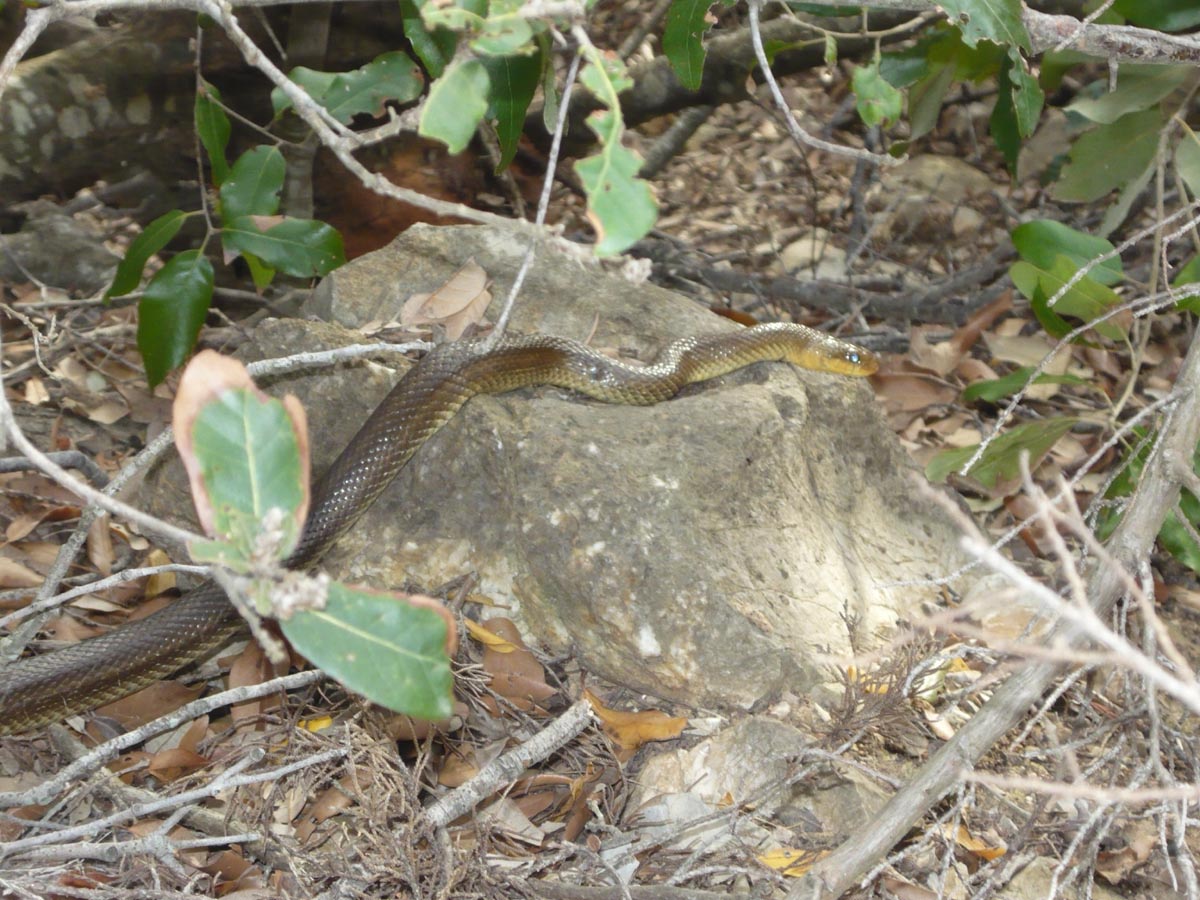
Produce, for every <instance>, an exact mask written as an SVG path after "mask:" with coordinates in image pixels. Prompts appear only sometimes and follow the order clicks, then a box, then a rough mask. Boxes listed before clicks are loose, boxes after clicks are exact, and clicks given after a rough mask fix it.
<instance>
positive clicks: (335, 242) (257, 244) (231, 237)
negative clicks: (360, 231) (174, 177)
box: [221, 216, 346, 278]
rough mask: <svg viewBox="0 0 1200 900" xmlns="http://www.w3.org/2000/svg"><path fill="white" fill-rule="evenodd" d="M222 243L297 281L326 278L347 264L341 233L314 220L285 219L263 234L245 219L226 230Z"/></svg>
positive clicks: (238, 220) (250, 219)
mask: <svg viewBox="0 0 1200 900" xmlns="http://www.w3.org/2000/svg"><path fill="white" fill-rule="evenodd" d="M221 239H222V241H223V242H224V244H225V249H226V251H227V252H230V251H232V252H237V253H252V254H254V255H255V256H257V257H258V258H259V259H260V260H262V261H263V262H265V263H266V264H267V265H269V266H271V267H272V268H275V269H278V270H279V271H281V272H283V273H285V274H287V275H292V276H294V277H296V278H311V277H313V276H317V275H326V274H328V273H329V272H331V271H333V270H334V269H336V268H337V267H338V266H340V265H342V264H343V263H344V262H345V261H346V253H345V251H344V250H343V248H342V236H341V235H340V234H338V231H337V229H336V228H334V227H333V226H331V225H327V224H325V223H324V222H318V221H315V220H313V219H284V220H283V221H282V222H279V224H277V225H273V226H272V227H270V228H268V229H266V230H265V231H263V230H260V229H259V227H258V223H257V222H256V221H255V219H254V217H253V216H243V217H242V218H240V219H237V220H235V221H234V222H232V223H230V224H229V225H226V226H225V228H224V229H222V231H221Z"/></svg>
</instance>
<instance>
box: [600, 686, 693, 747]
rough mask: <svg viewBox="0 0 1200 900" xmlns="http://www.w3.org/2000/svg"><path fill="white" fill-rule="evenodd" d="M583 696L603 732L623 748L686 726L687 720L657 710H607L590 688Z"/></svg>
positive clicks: (661, 738) (679, 731)
mask: <svg viewBox="0 0 1200 900" xmlns="http://www.w3.org/2000/svg"><path fill="white" fill-rule="evenodd" d="M583 695H584V697H586V698H587V700H588V702H589V703H591V704H592V710H593V711H594V712H595V713H596V718H598V719H599V720H600V724H601V726H602V727H603V728H604V732H605V734H607V735H608V736H609V737H610V738H612V740H613V742H614V743H615V744H617V746H619V747H620V748H621V749H623V750H636V749H637V748H638V747H640V746H642V744H645V743H646V742H648V741H669V740H672V739H673V738H677V737H679V735H681V734H683V729H685V728H686V727H687V719H685V718H682V717H679V716H668V715H667V714H666V713H664V712H662V711H661V710H657V709H647V710H643V711H642V712H626V711H624V710H619V709H610V708H609V707H607V706H605V705H604V704H603V703H601V702H600V698H599V697H597V696H596V695H595V694H593V693H592V692H591V691H584V692H583Z"/></svg>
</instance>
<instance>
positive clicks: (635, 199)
mask: <svg viewBox="0 0 1200 900" xmlns="http://www.w3.org/2000/svg"><path fill="white" fill-rule="evenodd" d="M611 118H616V116H615V115H614V114H613V113H608V112H606V113H592V115H590V116H589V117H588V124H589V125H592V127H593V129H595V130H601V129H603V128H604V127H605V126H604V124H603V120H604V119H611ZM641 167H642V161H641V159H640V158H639V157H638V156H637V154H635V153H634V152H633V151H631V150H628V149H626V148H625V147H622V146H621V145H620V144H616V143H610V144H605V145H603V147H602V149H601V151H600V152H599V153H597V154H595V155H593V156H589V157H588V158H587V159H581V160H580V161H579V162H577V163H576V164H575V173H576V174H577V175H578V176H579V180H580V181H581V182H582V183H583V189H584V191H586V192H587V195H588V219H590V220H591V223H592V227H593V228H595V229H596V255H597V256H611V255H613V254H616V253H620V252H621V251H623V250H625V249H626V248H628V247H630V246H632V245H633V244H635V243H637V241H639V240H641V239H642V238H643V237H645V236H646V234H647V233H648V232H649V231H650V229H651V228H653V227H654V223H655V221H657V219H658V204H657V203H656V202H655V201H654V195H653V194H652V193H651V191H650V186H649V185H648V184H647V183H646V182H645V181H642V180H641V179H639V178H637V173H638V170H639V169H640V168H641Z"/></svg>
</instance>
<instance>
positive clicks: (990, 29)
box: [938, 0, 1033, 52]
mask: <svg viewBox="0 0 1200 900" xmlns="http://www.w3.org/2000/svg"><path fill="white" fill-rule="evenodd" d="M938 5H939V6H940V7H941V8H942V9H944V10H945V11H946V15H947V18H948V19H949V21H950V23H951V24H952V25H954V26H955V27H957V28H958V29H959V30H960V31H962V36H963V40H964V41H965V42H966V43H967V44H968V45H970V46H972V47H974V46H975V44H976V43H978V42H979V41H980V40H986V41H991V42H992V43H993V44H1007V45H1009V46H1011V47H1020V48H1021V49H1022V50H1025V51H1026V52H1028V51H1030V50H1032V49H1033V47H1032V44H1030V42H1029V32H1027V31H1026V30H1025V23H1024V22H1022V21H1021V0H941V2H940V3H939V4H938Z"/></svg>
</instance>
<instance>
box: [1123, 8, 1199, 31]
mask: <svg viewBox="0 0 1200 900" xmlns="http://www.w3.org/2000/svg"><path fill="white" fill-rule="evenodd" d="M1113 9H1114V10H1115V11H1116V12H1118V13H1120V14H1121V15H1123V16H1124V17H1125V18H1127V19H1128V20H1129V21H1130V22H1132V23H1133V24H1134V25H1141V26H1142V27H1143V28H1155V29H1157V30H1159V31H1184V30H1186V29H1188V28H1195V27H1196V26H1197V25H1200V5H1197V4H1196V0H1117V2H1116V3H1114V4H1113Z"/></svg>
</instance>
